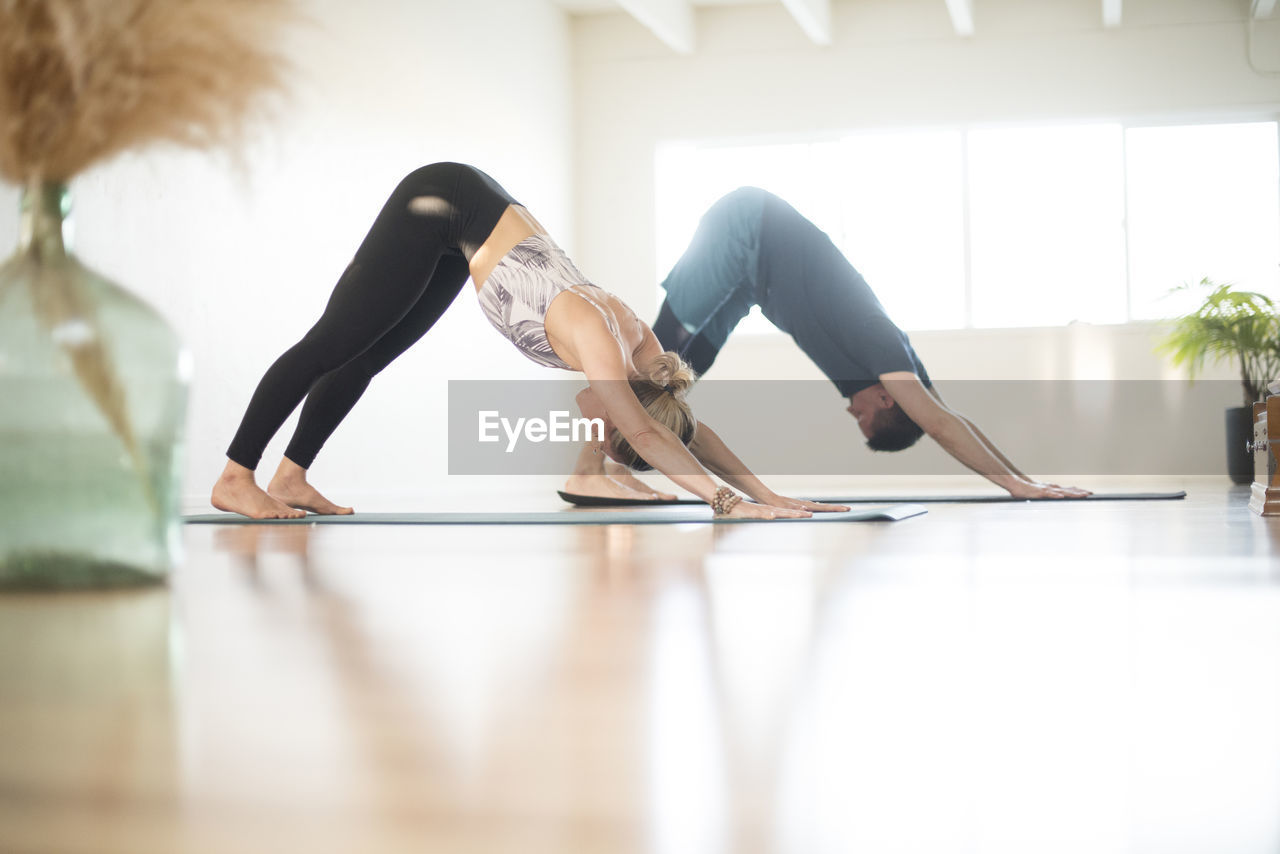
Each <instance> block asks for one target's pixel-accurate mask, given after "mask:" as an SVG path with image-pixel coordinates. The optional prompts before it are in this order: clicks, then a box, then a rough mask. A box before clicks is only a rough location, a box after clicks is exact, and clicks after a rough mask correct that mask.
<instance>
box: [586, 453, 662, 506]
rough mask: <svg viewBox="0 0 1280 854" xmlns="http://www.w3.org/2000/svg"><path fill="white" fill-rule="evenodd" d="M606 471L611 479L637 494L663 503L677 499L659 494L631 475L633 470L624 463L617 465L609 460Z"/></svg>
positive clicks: (605, 465)
mask: <svg viewBox="0 0 1280 854" xmlns="http://www.w3.org/2000/svg"><path fill="white" fill-rule="evenodd" d="M604 471H605V474H607V475H608V476H609V477H611V478H613V479H614V480H616V481H617V482H618V483H620V484H622V485H623V486H626V487H630V488H631V489H634V490H635V491H636V492H643V493H645V494H647V495H648V496H649V497H650V498H655V499H659V500H662V501H675V500H676V497H675V496H674V495H672V494H671V493H670V492H659V491H658V490H656V489H654V488H653V487H652V486H650V485H649V484H647V483H645V482H644V481H643V480H641V479H640V478H638V477H636V476H635V475H633V474H632V473H631V470H630V469H629V468H627V467H626V466H624V465H622V463H615V462H613V461H612V460H609V461H608V462H606V463H605V464H604Z"/></svg>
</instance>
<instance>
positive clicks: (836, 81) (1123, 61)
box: [573, 0, 1280, 473]
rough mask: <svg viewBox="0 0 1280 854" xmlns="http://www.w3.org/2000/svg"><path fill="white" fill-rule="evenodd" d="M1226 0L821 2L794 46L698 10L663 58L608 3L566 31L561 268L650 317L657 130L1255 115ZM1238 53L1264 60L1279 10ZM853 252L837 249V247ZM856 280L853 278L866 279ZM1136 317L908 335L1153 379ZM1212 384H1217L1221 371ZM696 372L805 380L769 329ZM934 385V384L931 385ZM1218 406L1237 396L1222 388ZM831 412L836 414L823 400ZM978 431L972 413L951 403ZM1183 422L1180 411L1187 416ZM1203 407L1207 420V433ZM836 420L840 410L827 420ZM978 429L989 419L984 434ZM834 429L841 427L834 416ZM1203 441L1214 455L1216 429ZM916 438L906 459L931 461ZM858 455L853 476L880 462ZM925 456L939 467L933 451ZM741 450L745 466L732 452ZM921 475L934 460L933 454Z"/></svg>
mask: <svg viewBox="0 0 1280 854" xmlns="http://www.w3.org/2000/svg"><path fill="white" fill-rule="evenodd" d="M1247 6H1248V4H1247V3H1246V2H1244V1H1243V0H1125V3H1124V7H1123V8H1124V22H1123V26H1121V27H1120V28H1119V29H1114V30H1106V29H1104V28H1103V27H1102V24H1101V4H1100V3H1098V2H1097V0H1040V2H1036V3H1027V2H1023V0H976V1H975V3H974V9H975V12H974V14H975V22H976V35H974V36H973V37H971V38H968V39H964V38H960V37H957V36H956V35H955V33H954V30H953V29H952V27H951V23H950V20H949V18H948V16H947V12H946V6H945V4H944V3H943V2H942V0H832V26H833V38H832V44H831V45H830V46H827V47H817V46H815V45H813V44H812V43H811V42H809V41H808V40H807V39H806V37H805V36H804V35H803V34H802V32H801V31H800V29H799V28H798V26H797V25H796V24H795V22H794V21H793V20H792V19H791V18H790V16H789V15H788V13H787V12H786V11H785V9H784V8H783V6H782V5H781V4H766V5H753V6H740V7H730V8H708V9H703V10H701V11H699V13H698V15H697V48H696V50H695V52H694V53H693V54H692V55H689V56H681V55H677V54H674V53H672V52H671V51H669V50H668V49H666V48H665V47H663V46H662V45H661V44H660V43H659V42H658V41H657V40H656V39H655V38H654V37H653V36H652V35H651V34H650V33H649V32H648V31H646V30H645V29H644V28H642V27H641V26H640V25H639V24H637V23H636V22H635V21H634V20H632V19H631V18H629V17H627V16H625V15H622V14H607V15H595V16H589V17H580V18H576V19H575V21H574V27H573V49H574V65H573V69H574V73H573V79H574V84H575V105H576V112H575V116H576V128H577V136H576V140H577V151H578V158H577V160H576V171H575V178H576V182H575V186H576V200H577V204H576V212H577V219H576V221H577V224H578V232H577V235H578V241H577V242H578V247H579V249H578V262H579V266H581V267H582V268H583V269H584V271H585V272H586V273H587V274H588V275H591V276H594V277H596V279H597V281H599V282H600V283H601V284H602V285H604V286H606V287H608V288H610V289H613V290H616V291H617V292H619V293H621V294H622V295H623V296H624V297H625V298H626V299H628V300H630V301H632V302H633V304H635V305H636V306H637V307H639V306H643V307H644V310H645V311H649V310H652V308H651V307H652V306H653V303H654V299H655V297H654V284H655V283H656V282H657V281H659V280H660V278H661V276H662V275H663V274H664V273H665V271H664V270H658V269H656V268H655V262H654V242H655V227H654V222H655V212H654V174H653V168H652V164H653V156H654V150H655V146H656V145H658V144H659V143H661V142H664V141H668V140H696V139H703V138H711V139H721V140H724V139H734V138H752V137H776V138H783V139H785V138H787V137H789V136H790V137H794V136H796V135H803V134H806V133H809V132H813V131H820V132H822V131H826V132H831V131H835V132H839V131H845V130H856V129H867V128H900V127H910V126H928V125H938V124H957V123H1004V122H1027V121H1041V120H1050V121H1056V120H1063V119H1065V120H1080V119H1098V118H1120V119H1141V118H1153V119H1160V118H1165V117H1175V118H1179V119H1205V118H1214V117H1240V116H1250V117H1257V116H1258V115H1263V116H1274V115H1275V114H1276V113H1277V111H1278V110H1280V77H1276V76H1266V75H1262V74H1258V73H1255V72H1254V71H1253V70H1251V69H1250V67H1249V65H1248V62H1247V60H1246V53H1245V48H1246V38H1245V20H1246V10H1247ZM1257 36H1258V38H1257V43H1256V45H1255V56H1256V58H1257V59H1258V60H1259V61H1260V62H1264V63H1266V64H1267V65H1268V66H1269V67H1271V68H1275V69H1280V21H1269V22H1263V23H1260V24H1259V25H1258V29H1257ZM853 260H854V263H855V264H856V263H857V260H856V259H853ZM874 285H875V283H874V282H873V283H872V286H873V287H874ZM1152 333H1153V330H1152V328H1151V327H1150V326H1146V325H1132V326H1111V327H1072V328H1069V329H1035V330H1004V331H999V332H977V331H972V330H962V331H953V332H919V333H915V334H913V335H912V341H913V343H914V345H915V347H916V349H917V351H918V352H919V353H920V355H921V357H922V359H923V360H924V363H925V365H926V366H927V367H928V368H929V370H930V372H931V373H932V374H933V376H934V378H935V379H938V380H942V381H945V380H947V379H1159V378H1163V377H1167V376H1177V374H1175V373H1173V372H1171V371H1170V370H1169V368H1168V367H1167V366H1166V365H1165V363H1164V362H1163V361H1162V360H1161V359H1160V358H1159V357H1158V356H1156V355H1154V354H1153V353H1152V351H1151V340H1152ZM1211 376H1220V377H1226V378H1230V377H1231V376H1232V373H1231V369H1230V367H1229V366H1224V367H1222V368H1221V369H1220V370H1218V371H1215V372H1213V373H1212V374H1211ZM711 377H713V378H728V379H736V378H782V377H786V378H811V379H820V378H821V374H820V373H819V372H818V371H817V369H816V368H814V367H813V365H812V364H811V363H810V362H809V361H808V360H807V359H806V358H805V357H804V356H803V354H801V353H800V352H799V350H798V349H797V348H796V347H795V345H794V344H793V343H792V342H791V341H790V340H789V339H786V338H784V337H783V336H779V335H773V336H745V335H741V336H735V337H734V338H731V339H730V343H729V345H728V346H727V347H726V348H725V350H724V352H723V353H722V355H721V356H720V358H719V360H718V361H717V363H716V366H715V367H714V368H713V369H712V372H711ZM940 388H943V390H944V395H945V384H943V385H940ZM1221 388H1222V396H1223V403H1224V405H1239V404H1238V402H1237V401H1236V396H1237V395H1236V394H1235V392H1234V389H1233V388H1232V387H1231V386H1230V385H1229V384H1225V383H1224V384H1223V385H1222V386H1221ZM832 407H833V410H835V411H836V414H835V416H833V417H832V419H823V420H824V422H825V421H828V420H830V421H831V425H832V428H833V429H838V427H837V425H836V422H835V420H834V419H841V418H843V419H846V420H847V416H844V415H843V413H840V412H839V408H840V401H839V399H838V398H837V397H835V396H834V392H833V398H832ZM970 414H971V416H972V417H974V418H975V420H977V421H978V422H979V423H980V424H983V426H984V428H987V429H988V430H989V432H991V433H993V434H996V436H997V441H999V438H998V435H999V433H1000V431H999V429H998V425H987V424H985V423H984V422H983V421H982V418H981V413H976V412H975V413H970ZM1197 416H1199V414H1198V413H1197ZM1220 419H1221V416H1220V414H1218V413H1212V417H1211V419H1210V423H1211V424H1212V425H1214V426H1213V427H1212V428H1211V429H1212V430H1213V432H1215V433H1216V432H1217V427H1216V425H1217V424H1219V423H1220ZM841 423H843V422H841ZM992 426H994V427H996V428H997V429H991V427H992ZM849 427H850V428H852V424H851V423H850V424H849ZM1204 447H1205V453H1207V454H1211V455H1212V456H1213V458H1214V459H1215V460H1216V459H1220V457H1221V454H1222V451H1221V444H1220V439H1219V438H1218V437H1217V436H1216V435H1215V436H1213V437H1206V441H1205V443H1204ZM935 452H936V449H930V448H925V447H924V446H923V444H922V446H921V447H920V448H919V449H918V450H917V449H913V450H912V451H910V452H908V453H911V454H931V453H935ZM864 456H866V462H865V471H868V472H873V473H874V472H883V473H891V472H893V471H894V470H895V467H896V466H897V465H898V462H897V461H895V460H894V459H892V458H885V457H883V456H882V457H875V458H873V457H870V456H869V455H864ZM940 461H941V460H940ZM748 462H749V461H748ZM939 470H946V469H945V466H940V467H939Z"/></svg>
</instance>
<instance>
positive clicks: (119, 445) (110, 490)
mask: <svg viewBox="0 0 1280 854" xmlns="http://www.w3.org/2000/svg"><path fill="white" fill-rule="evenodd" d="M20 204H21V218H20V234H19V241H18V248H17V251H16V252H15V253H14V254H13V256H12V257H10V258H9V259H8V260H7V261H6V262H5V263H4V264H3V266H0V589H40V588H44V589H50V588H102V587H127V586H135V585H144V584H155V583H159V582H163V581H164V579H165V578H166V576H167V574H168V572H169V570H170V568H171V567H172V566H173V565H174V563H175V562H176V561H177V559H178V557H179V534H180V529H179V525H180V516H179V507H178V504H179V495H180V492H181V490H180V483H179V479H180V474H181V441H182V431H183V426H184V420H185V414H186V399H187V383H188V378H189V375H190V364H189V358H188V356H187V354H186V351H185V350H184V349H183V347H182V345H181V343H180V342H179V340H178V337H177V335H175V333H174V331H173V330H172V329H171V328H170V327H169V325H168V324H167V323H166V322H165V321H164V319H163V318H162V317H161V316H160V315H159V314H158V313H157V312H156V311H155V310H154V309H152V308H151V307H150V306H148V305H147V304H146V303H144V302H142V301H141V300H139V299H138V298H137V297H135V296H133V295H131V294H130V293H128V292H127V291H125V290H123V289H122V288H120V287H119V286H117V285H115V284H113V283H112V282H110V281H108V280H106V279H105V278H103V277H102V276H100V275H98V274H97V273H95V272H93V271H92V270H90V269H89V268H87V267H85V266H84V265H83V264H81V263H80V262H79V261H78V260H77V259H76V258H75V256H74V255H73V254H72V253H71V252H70V251H69V246H68V242H67V240H66V238H65V236H64V233H65V232H66V231H67V230H68V229H67V226H68V224H69V220H68V214H69V211H70V196H69V195H68V192H67V188H66V186H65V185H63V184H56V183H42V182H32V183H30V184H28V185H27V186H26V187H24V188H23V190H22V195H21V202H20Z"/></svg>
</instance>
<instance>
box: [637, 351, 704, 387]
mask: <svg viewBox="0 0 1280 854" xmlns="http://www.w3.org/2000/svg"><path fill="white" fill-rule="evenodd" d="M696 379H697V375H696V374H695V373H694V372H693V368H691V367H689V366H688V365H687V364H685V362H684V360H683V359H681V358H680V357H679V356H678V355H677V354H676V353H675V351H673V350H668V351H666V352H665V353H663V354H661V355H660V356H657V357H655V358H654V360H653V361H652V362H650V363H649V370H648V380H649V382H651V383H653V384H654V385H656V386H658V387H659V388H661V389H663V390H664V391H669V392H671V393H672V394H684V393H685V392H686V391H688V390H689V388H690V387H691V386H692V385H693V382H694V380H696Z"/></svg>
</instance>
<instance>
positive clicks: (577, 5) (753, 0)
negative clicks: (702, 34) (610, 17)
mask: <svg viewBox="0 0 1280 854" xmlns="http://www.w3.org/2000/svg"><path fill="white" fill-rule="evenodd" d="M776 2H778V0H689V5H691V6H696V7H702V6H762V5H764V4H766V3H776ZM551 5H553V6H559V7H560V8H561V9H564V10H565V11H566V12H569V13H572V14H574V15H590V14H592V13H595V12H617V11H618V10H620V9H621V8H622V4H621V3H619V2H618V0H551Z"/></svg>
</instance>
